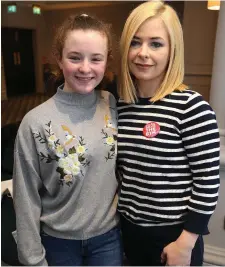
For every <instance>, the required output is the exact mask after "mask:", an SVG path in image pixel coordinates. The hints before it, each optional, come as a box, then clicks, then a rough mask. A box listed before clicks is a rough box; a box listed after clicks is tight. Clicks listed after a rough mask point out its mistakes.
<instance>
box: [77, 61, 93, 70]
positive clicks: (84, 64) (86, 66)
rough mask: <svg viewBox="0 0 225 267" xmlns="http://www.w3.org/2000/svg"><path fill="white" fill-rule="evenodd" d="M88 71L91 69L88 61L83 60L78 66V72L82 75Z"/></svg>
mask: <svg viewBox="0 0 225 267" xmlns="http://www.w3.org/2000/svg"><path fill="white" fill-rule="evenodd" d="M90 70H91V68H90V64H89V61H88V60H86V59H84V60H83V61H82V62H81V64H80V67H79V71H80V72H82V73H89V72H90Z"/></svg>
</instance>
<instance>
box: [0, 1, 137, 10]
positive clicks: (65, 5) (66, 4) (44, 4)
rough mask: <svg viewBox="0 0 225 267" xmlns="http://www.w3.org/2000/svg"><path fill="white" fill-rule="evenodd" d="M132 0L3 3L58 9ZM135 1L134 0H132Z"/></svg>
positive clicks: (106, 4) (105, 4) (4, 2)
mask: <svg viewBox="0 0 225 267" xmlns="http://www.w3.org/2000/svg"><path fill="white" fill-rule="evenodd" d="M129 2H130V1H125V2H124V1H13V2H12V1H1V3H2V4H3V5H6V4H7V5H8V4H10V3H13V4H15V3H16V4H17V5H18V6H26V7H30V6H32V5H34V4H35V5H39V6H40V7H41V9H42V10H57V9H70V8H79V7H93V6H108V5H113V4H120V3H121V4H124V3H129ZM132 2H134V1H132Z"/></svg>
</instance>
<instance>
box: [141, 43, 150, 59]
mask: <svg viewBox="0 0 225 267" xmlns="http://www.w3.org/2000/svg"><path fill="white" fill-rule="evenodd" d="M138 56H140V57H141V58H145V59H147V58H149V57H150V53H149V48H148V46H147V45H145V44H143V45H142V46H141V47H140V51H139V53H138Z"/></svg>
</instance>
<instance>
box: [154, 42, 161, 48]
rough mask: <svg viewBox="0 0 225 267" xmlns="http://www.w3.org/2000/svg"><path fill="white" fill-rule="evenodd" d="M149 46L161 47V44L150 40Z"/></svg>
mask: <svg viewBox="0 0 225 267" xmlns="http://www.w3.org/2000/svg"><path fill="white" fill-rule="evenodd" d="M151 46H152V47H153V48H159V47H162V46H163V44H161V43H160V42H152V43H151Z"/></svg>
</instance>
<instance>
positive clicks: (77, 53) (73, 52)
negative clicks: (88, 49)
mask: <svg viewBox="0 0 225 267" xmlns="http://www.w3.org/2000/svg"><path fill="white" fill-rule="evenodd" d="M73 54H75V55H82V53H79V52H76V51H71V52H69V55H73ZM91 56H94V57H96V56H100V57H104V55H103V54H101V53H94V54H91Z"/></svg>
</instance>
